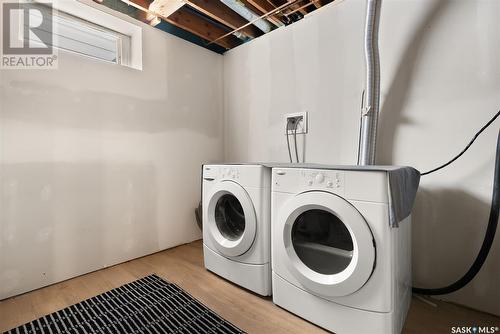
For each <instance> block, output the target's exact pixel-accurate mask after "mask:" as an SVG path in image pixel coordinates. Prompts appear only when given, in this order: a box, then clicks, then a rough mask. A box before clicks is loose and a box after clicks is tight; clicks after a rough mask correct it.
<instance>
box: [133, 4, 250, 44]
mask: <svg viewBox="0 0 500 334" xmlns="http://www.w3.org/2000/svg"><path fill="white" fill-rule="evenodd" d="M151 2H152V1H151V0H129V3H130V4H131V5H132V6H134V7H135V8H137V9H140V10H142V11H144V12H147V13H151V14H155V13H154V12H151V11H150V10H149V5H150V4H151ZM158 16H159V17H161V18H162V19H163V20H165V21H167V22H168V23H170V24H173V25H175V26H177V27H179V28H181V29H184V30H186V31H189V32H190V33H192V34H195V35H196V36H198V37H201V38H203V39H206V40H207V41H212V40H214V39H217V38H219V37H220V36H223V35H225V34H226V33H227V31H226V30H224V29H222V28H221V27H219V26H216V25H215V24H213V23H212V22H210V21H209V20H206V19H204V18H203V17H201V16H200V15H196V14H193V13H192V12H191V11H190V10H189V9H186V8H184V7H182V8H180V9H179V10H177V11H176V12H174V13H173V14H172V15H170V16H169V17H164V16H161V15H158ZM216 44H217V45H219V46H222V47H223V48H225V49H232V48H234V47H236V46H238V45H240V44H241V41H240V40H239V39H238V38H236V37H235V36H232V35H230V36H227V37H225V38H222V39H219V40H218V41H217V43H216Z"/></svg>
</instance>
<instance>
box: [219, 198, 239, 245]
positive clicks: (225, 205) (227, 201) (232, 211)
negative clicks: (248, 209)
mask: <svg viewBox="0 0 500 334" xmlns="http://www.w3.org/2000/svg"><path fill="white" fill-rule="evenodd" d="M215 223H216V224H217V228H218V229H219V231H220V233H221V234H222V236H223V237H224V238H226V239H228V240H232V241H234V240H238V239H239V238H240V237H241V236H242V235H243V232H244V231H245V214H244V212H243V208H242V206H241V203H240V202H239V201H238V199H237V198H236V197H235V196H234V195H232V194H225V195H223V196H221V198H219V200H218V201H217V204H216V205H215Z"/></svg>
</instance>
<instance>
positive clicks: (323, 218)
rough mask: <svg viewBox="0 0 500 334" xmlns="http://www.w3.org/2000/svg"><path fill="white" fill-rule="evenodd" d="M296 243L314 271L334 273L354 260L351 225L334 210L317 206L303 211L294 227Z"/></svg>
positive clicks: (297, 251) (299, 253)
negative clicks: (329, 210) (332, 211)
mask: <svg viewBox="0 0 500 334" xmlns="http://www.w3.org/2000/svg"><path fill="white" fill-rule="evenodd" d="M292 244H293V248H294V250H295V253H297V256H298V257H299V259H300V260H301V261H302V262H303V263H304V264H305V265H306V266H307V267H309V268H310V269H311V270H314V271H316V272H318V273H320V274H324V275H333V274H338V273H340V272H341V271H343V270H345V269H346V268H347V267H348V266H349V263H350V262H351V260H352V255H353V250H354V246H353V240H352V237H351V234H350V233H349V230H348V229H347V227H346V226H345V225H344V223H342V221H341V220H340V219H339V218H338V217H337V216H335V215H334V214H332V213H331V212H328V211H324V210H320V209H313V210H307V211H305V212H303V213H301V214H300V215H299V216H298V217H297V219H296V220H295V223H294V224H293V226H292Z"/></svg>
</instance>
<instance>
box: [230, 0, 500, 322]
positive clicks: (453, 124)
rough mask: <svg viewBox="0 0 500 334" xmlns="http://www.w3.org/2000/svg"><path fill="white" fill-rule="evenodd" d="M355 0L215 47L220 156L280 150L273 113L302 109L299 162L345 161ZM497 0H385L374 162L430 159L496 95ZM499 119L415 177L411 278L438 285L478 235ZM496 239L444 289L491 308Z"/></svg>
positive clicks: (268, 156) (359, 25)
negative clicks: (224, 49)
mask: <svg viewBox="0 0 500 334" xmlns="http://www.w3.org/2000/svg"><path fill="white" fill-rule="evenodd" d="M364 3H365V2H364V1H361V0H344V1H342V2H339V1H337V3H334V4H332V5H330V6H327V7H325V8H323V9H321V10H318V11H316V12H315V13H313V14H312V15H310V16H309V17H307V18H306V19H304V20H302V21H300V22H298V23H296V24H294V25H291V26H289V27H286V28H283V29H279V30H277V31H274V32H272V33H270V34H268V35H265V36H264V37H261V38H259V39H257V40H254V41H252V42H251V43H248V44H245V45H243V46H240V47H238V48H236V49H234V50H232V51H230V52H228V53H227V54H226V56H225V57H224V87H225V88H224V107H225V116H224V117H225V122H224V123H225V159H226V160H227V161H266V160H267V161H286V160H287V159H288V154H287V150H286V141H285V136H284V130H283V129H284V121H283V114H285V113H290V112H299V111H303V110H307V111H309V116H310V124H309V125H310V133H309V134H308V135H307V136H306V137H305V145H304V146H302V144H303V140H302V138H301V141H300V144H301V147H305V149H304V151H305V157H306V161H307V162H321V163H332V164H354V163H356V156H357V140H358V133H359V106H360V98H361V92H362V89H363V85H364V61H363V42H362V41H363V22H364V10H365V8H364ZM499 12H500V1H497V0H477V1H466V0H425V1H422V0H384V1H383V7H382V18H381V27H380V48H381V57H382V60H381V68H382V111H381V120H380V124H379V130H380V136H379V138H380V140H379V144H378V162H379V163H381V164H398V165H410V166H414V167H416V168H418V169H420V170H422V171H425V170H428V169H430V168H432V167H434V166H436V165H438V164H440V163H442V162H445V161H446V160H448V159H449V158H451V157H452V156H453V155H454V154H456V153H457V152H459V151H460V150H461V149H462V148H463V147H464V146H465V144H466V143H467V142H468V141H469V140H470V138H471V137H472V135H473V134H474V133H475V132H476V131H477V130H478V129H479V128H480V127H481V126H482V125H483V124H484V123H485V122H486V121H487V120H488V119H489V118H490V117H491V116H492V115H494V114H495V113H496V112H497V111H498V109H499V106H500V62H498V59H500V38H499V36H500V35H499V33H498V32H499V31H500V21H498V18H497V16H498V13H499ZM498 129H499V123H498V122H497V123H495V124H494V125H493V126H491V128H490V129H488V130H487V131H486V132H485V133H484V135H483V136H482V137H481V138H479V139H478V140H477V142H476V144H475V145H474V146H473V147H472V148H471V149H470V151H469V152H468V153H467V154H466V155H465V156H464V157H463V158H462V159H461V160H459V161H458V162H456V163H455V164H454V165H453V166H452V167H449V168H448V169H446V170H445V171H443V172H441V173H436V174H435V175H433V176H428V177H425V178H423V179H422V182H421V188H420V191H419V194H418V198H417V202H416V205H415V210H414V227H413V253H414V261H413V265H414V280H415V283H416V284H418V285H419V286H424V287H440V286H442V285H446V284H448V283H451V282H452V281H454V280H455V279H457V278H458V277H460V276H461V275H462V274H463V273H465V271H466V270H467V269H468V267H469V266H470V264H471V263H472V261H473V259H474V258H475V256H476V254H477V252H478V250H479V247H480V243H481V241H482V238H483V235H484V231H485V226H486V223H487V217H488V212H489V201H490V196H491V189H492V173H493V163H494V149H495V142H496V135H497V133H498ZM499 262H500V238H498V237H497V238H496V240H495V244H494V246H493V249H492V252H491V254H490V257H489V258H488V260H487V262H486V264H485V266H484V268H483V270H482V271H481V272H480V273H479V275H478V277H477V278H476V279H475V280H474V281H473V282H472V283H471V284H470V285H469V286H468V287H467V288H465V289H463V290H461V291H459V292H456V293H454V294H452V295H450V296H446V298H447V299H449V300H452V301H455V302H458V303H461V304H465V305H468V306H470V307H473V308H477V309H480V310H484V311H487V312H491V313H494V314H498V315H500V304H499V303H498V300H500V290H499V289H498V282H499V281H500V267H499V266H498V263H499Z"/></svg>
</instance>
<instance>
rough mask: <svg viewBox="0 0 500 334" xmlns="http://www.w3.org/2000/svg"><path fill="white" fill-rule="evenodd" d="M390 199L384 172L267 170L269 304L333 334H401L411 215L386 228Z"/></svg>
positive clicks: (407, 292) (405, 306) (405, 308)
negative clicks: (269, 195)
mask: <svg viewBox="0 0 500 334" xmlns="http://www.w3.org/2000/svg"><path fill="white" fill-rule="evenodd" d="M417 173H418V172H417ZM417 187H418V178H417ZM415 192H416V189H415ZM389 194H390V192H389V180H388V173H387V172H384V171H377V170H336V169H332V170H326V169H325V170H322V169H307V168H275V169H273V172H272V199H271V201H272V224H271V225H272V242H271V244H272V284H273V301H274V303H275V304H277V305H279V306H281V307H283V308H285V309H287V310H289V311H291V312H293V313H295V314H297V315H298V316H300V317H302V318H304V319H306V320H309V321H311V322H312V323H315V324H317V325H319V326H321V327H323V328H325V329H327V330H330V331H332V332H335V333H337V334H350V333H352V334H365V333H370V334H392V333H400V332H401V330H402V328H403V324H404V320H405V317H406V314H407V311H408V308H409V305H410V299H411V225H410V220H411V218H410V216H407V217H406V218H405V219H403V220H402V221H399V227H391V226H390V224H389V221H390V219H389V215H390V213H389V206H390V205H391V204H390V200H389V198H390V195H389ZM412 201H413V199H412ZM410 211H411V208H410Z"/></svg>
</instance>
